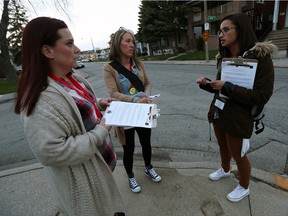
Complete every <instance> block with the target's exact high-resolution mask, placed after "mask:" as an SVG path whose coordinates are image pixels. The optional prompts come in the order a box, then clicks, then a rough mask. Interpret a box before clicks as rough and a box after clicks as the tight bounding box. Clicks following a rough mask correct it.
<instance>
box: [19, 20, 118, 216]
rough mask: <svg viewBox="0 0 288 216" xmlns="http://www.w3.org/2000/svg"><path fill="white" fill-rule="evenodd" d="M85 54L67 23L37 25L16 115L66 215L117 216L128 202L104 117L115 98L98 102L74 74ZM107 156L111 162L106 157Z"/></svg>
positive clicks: (26, 53) (28, 33) (28, 43)
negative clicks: (119, 181)
mask: <svg viewBox="0 0 288 216" xmlns="http://www.w3.org/2000/svg"><path fill="white" fill-rule="evenodd" d="M79 52H80V50H79V48H78V47H77V46H76V45H75V44H74V39H73V36H72V34H71V32H70V31H69V29H68V27H67V25H66V24H65V23H64V22H63V21H61V20H58V19H54V18H49V17H38V18H36V19H33V20H31V21H30V22H29V23H28V24H27V26H26V27H25V28H24V31H23V39H22V55H23V60H22V69H23V70H22V76H21V79H20V83H19V87H18V90H17V99H16V105H15V113H17V114H20V113H21V115H22V117H23V123H24V130H25V135H26V137H27V140H28V143H29V145H30V147H31V149H32V151H33V153H34V154H35V156H36V157H37V159H38V160H39V161H40V163H41V164H42V165H43V166H44V170H45V171H46V173H47V175H48V179H49V181H50V183H51V185H52V188H53V192H54V195H55V199H56V205H57V206H58V208H59V211H60V213H61V214H63V215H66V216H68V215H69V216H72V215H75V216H79V215H99V216H102V215H107V216H111V215H114V214H115V215H117V213H116V212H122V211H123V203H122V199H121V196H120V194H119V191H118V189H117V186H116V183H115V181H114V179H113V175H112V171H111V170H113V168H114V167H115V160H116V158H115V153H114V151H113V146H112V145H111V140H110V136H109V130H110V127H109V126H107V125H106V124H105V119H102V118H101V113H100V110H104V109H105V108H106V107H107V106H108V105H109V103H110V102H111V101H112V98H107V99H100V98H97V97H96V95H95V92H94V91H93V89H92V88H91V86H90V84H89V83H88V82H87V80H85V79H84V78H83V77H81V76H79V75H77V74H74V73H73V72H72V68H74V67H75V66H76V65H77V62H76V60H77V58H78V55H79ZM103 151H105V152H106V153H108V154H109V156H110V157H109V158H108V157H107V158H106V157H105V158H104V157H103V156H102V155H101V153H102V152H103ZM100 152H101V153H100ZM103 155H104V154H103ZM107 159H111V160H107ZM122 215H123V214H122Z"/></svg>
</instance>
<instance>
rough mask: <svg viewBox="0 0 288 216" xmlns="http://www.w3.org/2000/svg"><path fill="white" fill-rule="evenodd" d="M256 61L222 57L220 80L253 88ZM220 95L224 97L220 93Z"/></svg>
mask: <svg viewBox="0 0 288 216" xmlns="http://www.w3.org/2000/svg"><path fill="white" fill-rule="evenodd" d="M257 65H258V61H257V60H256V59H244V58H241V57H239V58H234V59H232V58H223V60H222V65H221V80H225V81H229V82H231V83H233V84H235V85H239V86H242V87H245V88H247V89H253V85H254V80H255V75H256V70H257ZM220 96H222V97H226V96H224V95H222V94H221V92H220Z"/></svg>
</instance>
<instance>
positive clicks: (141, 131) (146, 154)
mask: <svg viewBox="0 0 288 216" xmlns="http://www.w3.org/2000/svg"><path fill="white" fill-rule="evenodd" d="M135 131H136V132H137V134H138V137H139V141H140V144H141V146H142V156H143V159H144V163H145V166H149V165H151V154H152V153H151V152H152V150H151V141H150V140H151V128H140V127H134V128H131V129H127V130H124V133H125V139H126V145H123V150H124V156H123V164H124V167H125V170H126V173H127V174H128V175H129V176H130V175H131V174H133V155H134V150H135Z"/></svg>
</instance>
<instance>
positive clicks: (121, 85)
mask: <svg viewBox="0 0 288 216" xmlns="http://www.w3.org/2000/svg"><path fill="white" fill-rule="evenodd" d="M112 35H113V36H112V37H111V40H110V54H109V58H110V60H112V62H111V63H110V64H106V65H104V67H103V76H104V81H105V84H106V87H107V90H108V93H109V95H110V97H113V98H117V99H118V100H120V101H124V102H133V103H150V102H151V99H149V95H150V91H151V84H150V81H149V79H148V76H147V74H146V71H145V68H144V65H143V63H142V62H141V61H139V60H137V53H136V44H135V41H136V40H135V37H134V34H133V32H131V31H130V30H127V29H125V28H123V27H121V28H120V29H119V30H118V31H116V32H115V33H114V34H112ZM121 71H123V72H126V75H124V74H125V73H123V72H121ZM135 131H136V132H137V134H138V137H139V140H140V144H141V146H142V155H143V158H144V163H145V173H146V175H147V176H148V177H150V178H151V179H152V180H153V181H154V182H160V181H161V177H160V176H159V175H158V174H157V173H156V171H155V170H154V168H153V166H152V165H151V155H152V149H151V141H150V140H151V128H140V127H117V128H116V134H117V137H118V139H119V141H120V143H121V144H122V145H123V150H124V156H123V163H124V167H125V170H126V173H127V175H128V182H129V186H130V189H131V190H132V191H133V192H134V193H138V192H140V191H141V187H140V185H139V184H138V182H137V181H136V178H135V176H134V173H133V154H134V150H135Z"/></svg>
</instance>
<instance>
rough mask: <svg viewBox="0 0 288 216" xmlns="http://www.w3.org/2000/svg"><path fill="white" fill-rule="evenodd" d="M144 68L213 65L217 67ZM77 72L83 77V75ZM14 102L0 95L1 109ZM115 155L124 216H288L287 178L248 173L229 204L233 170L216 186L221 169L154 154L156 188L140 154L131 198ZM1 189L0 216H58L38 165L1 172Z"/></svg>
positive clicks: (283, 63) (284, 63)
mask: <svg viewBox="0 0 288 216" xmlns="http://www.w3.org/2000/svg"><path fill="white" fill-rule="evenodd" d="M273 61H274V66H275V67H285V68H288V59H287V58H285V59H274V60H273ZM147 63H161V64H166V63H167V64H198V65H199V64H200V65H216V62H215V61H209V62H208V63H207V62H206V61H184V62H179V61H177V62H176V61H175V62H174V61H161V62H154V61H153V62H147ZM75 72H76V73H82V75H83V76H86V75H85V73H83V72H82V71H81V70H76V71H75ZM13 96H14V94H8V95H0V104H1V103H2V102H4V101H7V100H11V99H13ZM116 152H117V154H118V153H119V154H118V155H119V158H118V162H117V167H116V169H115V171H114V177H115V180H116V182H117V185H118V188H119V190H120V193H121V195H122V196H123V201H124V203H125V205H126V206H127V215H128V216H148V215H149V216H212V215H213V216H214V215H219V216H220V215H227V216H260V215H261V216H272V215H273V216H288V206H287V200H288V176H281V175H277V174H274V173H270V172H266V171H263V170H258V169H255V168H252V172H251V179H250V191H251V193H250V195H249V196H248V197H247V198H245V199H244V200H242V201H241V202H239V203H231V202H229V201H228V200H227V199H226V195H227V194H228V193H229V192H231V191H232V190H233V189H234V188H235V187H236V185H237V181H238V180H237V178H236V177H237V175H236V174H237V172H236V167H235V166H233V167H232V173H233V174H232V176H231V177H230V178H225V179H221V180H219V181H215V182H214V181H210V180H209V179H208V175H209V173H211V172H213V171H214V170H215V169H217V168H218V166H219V164H216V163H212V162H203V161H202V162H179V161H177V160H175V159H173V158H172V157H171V158H170V157H167V158H165V157H164V156H163V152H168V150H167V149H160V148H153V156H155V157H154V158H153V165H154V167H155V169H156V171H157V172H158V173H159V174H160V175H161V177H162V181H161V182H160V183H154V182H152V181H151V180H150V179H148V177H147V176H146V175H145V173H144V165H143V160H139V158H140V159H141V154H140V153H139V151H138V157H135V158H134V160H135V161H134V173H135V176H136V177H137V181H138V183H139V184H140V185H141V187H142V191H141V192H140V193H139V194H135V193H133V192H131V191H130V189H129V187H128V180H127V177H126V174H125V170H124V167H123V164H122V160H121V154H122V149H121V148H116ZM181 156H182V155H181ZM181 156H180V157H181ZM174 160H175V161H174ZM252 166H253V164H252ZM0 185H1V186H0V215H1V216H56V215H57V209H56V206H55V204H54V200H53V196H52V190H51V188H50V185H49V183H48V179H47V177H46V174H45V172H44V170H43V167H42V165H41V164H39V163H37V164H32V165H28V166H23V167H19V168H14V169H8V170H4V171H0Z"/></svg>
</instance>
